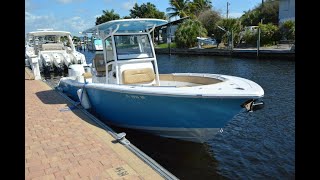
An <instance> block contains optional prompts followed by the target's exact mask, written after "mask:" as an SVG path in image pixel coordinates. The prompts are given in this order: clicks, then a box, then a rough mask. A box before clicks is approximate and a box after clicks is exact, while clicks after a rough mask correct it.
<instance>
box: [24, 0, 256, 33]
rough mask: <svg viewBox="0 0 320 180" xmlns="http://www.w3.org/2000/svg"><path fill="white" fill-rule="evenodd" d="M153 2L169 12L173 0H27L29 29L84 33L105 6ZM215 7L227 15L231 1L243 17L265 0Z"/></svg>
mask: <svg viewBox="0 0 320 180" xmlns="http://www.w3.org/2000/svg"><path fill="white" fill-rule="evenodd" d="M147 2H150V3H152V4H154V5H155V6H156V8H157V9H158V10H159V11H162V12H165V13H167V12H166V8H168V7H170V5H169V0H25V33H27V32H30V31H36V30H37V29H46V28H51V29H54V30H61V31H69V32H71V34H72V35H73V36H82V35H81V34H79V32H81V31H84V30H86V29H88V28H91V27H93V26H95V22H96V17H99V16H101V15H102V14H103V12H102V11H103V10H109V11H110V10H111V9H114V11H115V13H118V14H119V15H120V18H121V17H123V16H128V15H129V14H130V11H129V10H130V9H131V8H132V7H133V5H134V4H135V3H138V5H141V4H143V3H145V4H146V3H147ZM211 2H212V6H213V9H215V10H217V11H219V12H220V13H221V15H222V16H224V17H226V11H227V2H229V3H230V5H229V17H240V16H241V15H242V14H243V12H244V11H248V10H249V9H253V8H254V7H255V6H257V5H258V4H259V3H261V0H212V1H211Z"/></svg>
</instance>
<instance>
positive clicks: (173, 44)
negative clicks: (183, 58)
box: [155, 43, 177, 49]
mask: <svg viewBox="0 0 320 180" xmlns="http://www.w3.org/2000/svg"><path fill="white" fill-rule="evenodd" d="M170 47H171V48H176V47H177V46H176V43H171V44H170ZM155 48H162V49H163V48H169V46H168V44H167V43H163V44H158V45H157V46H155Z"/></svg>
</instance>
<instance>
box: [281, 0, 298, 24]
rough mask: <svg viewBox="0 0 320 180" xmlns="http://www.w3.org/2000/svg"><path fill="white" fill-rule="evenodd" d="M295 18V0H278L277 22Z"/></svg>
mask: <svg viewBox="0 0 320 180" xmlns="http://www.w3.org/2000/svg"><path fill="white" fill-rule="evenodd" d="M287 20H293V21H294V20H295V0H280V1H279V23H282V22H284V21H287Z"/></svg>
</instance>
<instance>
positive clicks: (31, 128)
mask: <svg viewBox="0 0 320 180" xmlns="http://www.w3.org/2000/svg"><path fill="white" fill-rule="evenodd" d="M25 76H26V78H25V79H26V80H25V179H45V180H47V179H48V180H49V179H55V180H56V179H95V180H100V179H152V180H154V179H163V178H162V177H161V176H160V175H159V174H158V173H156V172H155V171H154V170H153V169H152V168H151V167H149V166H148V165H147V164H145V163H144V162H143V161H142V160H141V159H139V158H138V157H137V156H135V155H134V154H133V153H132V152H131V151H129V150H128V149H127V148H126V147H124V146H123V145H121V144H119V143H113V142H112V141H113V140H114V138H113V137H112V136H111V135H110V134H108V133H107V132H106V131H105V130H103V129H101V128H99V127H98V125H96V124H95V123H94V122H91V121H90V119H89V118H88V117H87V116H86V115H85V114H84V113H82V112H81V111H80V110H77V109H75V110H72V111H60V110H61V109H64V108H66V107H68V106H69V107H70V106H72V105H71V104H69V103H68V102H67V100H66V99H64V98H63V97H62V96H61V95H60V94H59V93H57V92H55V91H54V90H52V89H51V88H50V87H49V86H48V85H47V84H45V83H44V82H42V81H38V80H28V79H31V77H28V76H29V74H28V73H27V72H25Z"/></svg>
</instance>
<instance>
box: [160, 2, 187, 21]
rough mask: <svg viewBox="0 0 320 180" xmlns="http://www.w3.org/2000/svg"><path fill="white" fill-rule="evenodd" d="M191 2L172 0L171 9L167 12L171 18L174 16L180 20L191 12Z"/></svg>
mask: <svg viewBox="0 0 320 180" xmlns="http://www.w3.org/2000/svg"><path fill="white" fill-rule="evenodd" d="M189 2H190V1H189V0H170V2H169V3H170V5H171V7H168V8H167V9H166V10H167V12H169V13H168V16H169V18H171V17H174V16H179V17H180V18H183V17H186V16H188V14H189V13H190V11H189Z"/></svg>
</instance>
